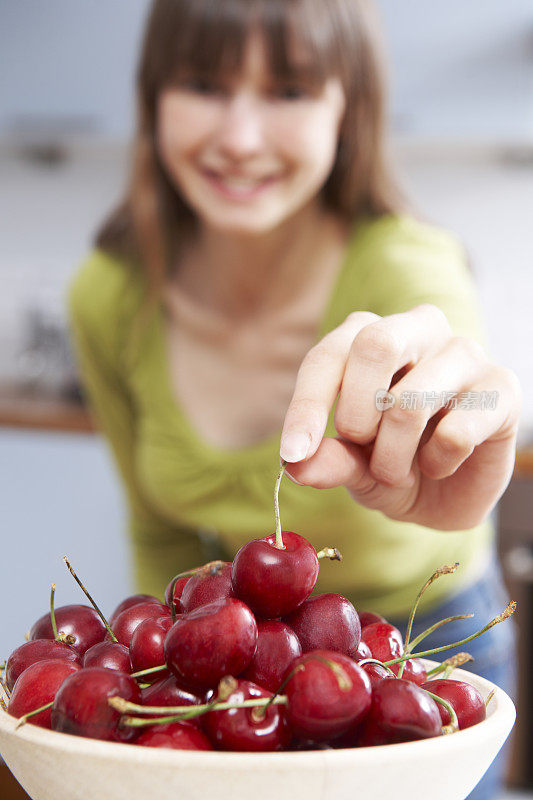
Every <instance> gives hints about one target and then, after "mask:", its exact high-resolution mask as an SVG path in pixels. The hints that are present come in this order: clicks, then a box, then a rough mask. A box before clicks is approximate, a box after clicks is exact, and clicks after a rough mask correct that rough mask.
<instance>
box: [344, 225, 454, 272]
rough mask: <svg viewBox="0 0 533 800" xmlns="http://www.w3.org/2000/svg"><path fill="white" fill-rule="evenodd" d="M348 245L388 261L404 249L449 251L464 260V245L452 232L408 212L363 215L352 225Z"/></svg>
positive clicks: (398, 257) (404, 253)
mask: <svg viewBox="0 0 533 800" xmlns="http://www.w3.org/2000/svg"><path fill="white" fill-rule="evenodd" d="M351 245H352V246H353V249H354V251H355V250H359V252H360V253H362V254H366V255H367V256H373V255H379V256H380V257H381V258H383V257H385V258H387V260H389V261H391V262H392V263H393V262H395V261H397V260H399V259H400V260H401V259H403V258H405V256H406V254H407V253H409V254H412V253H417V252H424V253H425V254H426V255H428V254H431V255H437V256H438V255H439V254H444V255H446V256H448V257H449V256H451V255H453V256H454V257H455V258H459V259H461V260H463V261H464V260H465V249H464V247H463V245H462V243H461V242H460V240H459V238H458V237H457V236H456V235H455V234H453V233H452V232H451V231H449V230H446V229H445V228H443V227H440V226H437V225H433V224H431V223H429V222H426V221H423V220H421V219H417V218H416V217H415V216H412V215H409V214H385V215H383V216H380V217H375V218H365V219H363V220H362V221H361V223H360V224H359V225H355V226H354V232H353V235H352V238H351Z"/></svg>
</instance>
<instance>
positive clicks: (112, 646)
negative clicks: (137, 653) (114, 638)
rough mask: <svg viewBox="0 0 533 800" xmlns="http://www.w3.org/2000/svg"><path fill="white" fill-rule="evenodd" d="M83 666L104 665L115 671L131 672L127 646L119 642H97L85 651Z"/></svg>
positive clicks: (105, 667)
mask: <svg viewBox="0 0 533 800" xmlns="http://www.w3.org/2000/svg"><path fill="white" fill-rule="evenodd" d="M83 667H84V669H85V667H104V669H114V670H117V672H126V673H128V674H129V673H130V672H132V671H133V670H132V668H131V661H130V652H129V650H128V648H127V647H125V646H124V645H123V644H120V643H119V642H109V641H104V642H98V644H93V646H92V647H89V649H88V650H87V651H86V652H85V655H84V656H83Z"/></svg>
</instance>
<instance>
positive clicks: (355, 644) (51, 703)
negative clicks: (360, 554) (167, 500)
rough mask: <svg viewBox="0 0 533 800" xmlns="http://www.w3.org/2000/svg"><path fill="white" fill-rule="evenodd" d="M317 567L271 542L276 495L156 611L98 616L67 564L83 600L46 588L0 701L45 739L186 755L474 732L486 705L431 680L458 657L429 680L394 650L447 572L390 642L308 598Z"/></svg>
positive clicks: (122, 610) (344, 603)
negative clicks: (241, 539) (254, 522)
mask: <svg viewBox="0 0 533 800" xmlns="http://www.w3.org/2000/svg"><path fill="white" fill-rule="evenodd" d="M277 487H278V488H279V479H278V484H277ZM322 557H330V558H332V557H333V558H335V557H338V554H337V553H336V551H333V550H329V549H326V550H325V551H321V552H319V553H318V554H317V552H316V551H315V550H314V548H313V546H312V545H311V544H310V543H309V542H308V541H307V540H306V539H305V538H304V537H302V536H300V535H298V534H296V533H292V532H288V531H284V532H282V531H281V526H280V523H279V512H278V510H277V493H276V533H275V534H272V535H270V536H266V537H264V538H261V539H254V540H252V541H250V542H248V543H247V544H245V545H244V546H243V547H242V548H241V549H240V550H239V552H238V553H237V555H236V556H235V559H234V560H233V562H232V563H231V564H230V563H224V562H211V563H210V564H206V565H204V566H203V567H199V568H197V569H196V570H191V571H190V572H189V573H187V574H183V575H181V576H177V577H176V578H174V579H173V580H172V581H171V582H170V584H169V585H168V586H167V588H166V591H165V603H162V602H160V600H158V599H157V598H156V597H152V596H148V595H141V594H138V595H134V596H132V597H128V598H126V599H125V600H124V601H123V602H122V603H120V605H119V606H118V607H117V608H116V609H115V611H114V612H113V614H112V615H111V617H110V618H109V621H107V620H105V618H104V617H103V615H102V613H101V611H100V610H99V608H98V606H97V605H96V604H95V603H94V601H93V600H92V598H91V597H90V595H89V594H88V592H87V591H86V589H85V588H84V587H83V584H81V582H80V581H79V579H78V578H77V576H76V575H75V573H74V572H73V570H72V568H71V567H70V565H69V564H68V561H67V565H68V566H69V569H70V570H71V572H72V573H73V575H74V577H75V578H76V580H77V581H78V583H79V584H80V586H81V587H82V588H83V590H84V591H85V593H86V594H87V596H88V597H89V600H90V601H91V603H92V605H91V606H89V605H67V606H63V607H59V608H57V609H54V603H53V598H54V587H52V595H51V602H50V613H47V614H45V615H44V616H42V617H41V618H40V619H38V620H37V622H35V624H34V625H33V627H32V628H31V630H30V632H29V639H28V641H27V642H25V643H24V644H22V645H21V646H20V647H18V648H16V650H14V652H13V653H12V654H11V655H10V656H9V659H8V660H7V663H6V664H5V667H4V672H5V674H4V678H3V679H2V685H3V687H4V693H5V694H6V701H7V702H6V703H5V704H4V706H5V707H6V706H7V711H8V712H9V713H10V714H11V715H13V716H15V717H18V718H20V719H21V722H22V721H23V722H26V721H27V722H28V723H33V724H35V725H40V726H42V727H44V728H52V729H53V730H55V731H61V732H65V733H69V734H74V735H77V736H87V737H91V738H96V739H105V740H110V741H118V742H127V743H133V744H135V745H145V746H150V747H172V748H176V749H193V750H212V749H217V750H240V751H242V750H247V751H274V750H299V749H313V748H325V747H357V746H366V745H377V744H386V743H395V742H405V741H411V740H416V739H423V738H427V737H432V736H439V735H441V734H442V733H452V732H454V731H456V730H458V729H461V728H466V727H468V726H471V725H474V724H476V723H478V722H480V721H482V720H483V719H484V718H485V716H486V703H488V701H489V699H488V698H487V699H484V698H483V697H481V695H480V694H479V692H478V691H477V690H476V689H475V688H474V687H473V686H471V685H470V684H468V683H465V682H462V681H457V680H451V679H449V678H447V677H446V676H447V674H449V672H450V671H451V669H452V668H453V667H454V666H457V664H459V663H464V661H465V660H467V659H468V658H469V657H468V656H467V655H464V658H461V657H459V658H457V657H456V658H455V659H448V661H445V662H443V663H442V664H440V665H438V666H437V667H435V668H434V669H433V670H431V671H430V672H429V673H428V672H427V671H426V668H425V666H424V663H423V662H422V661H421V660H420V659H419V658H418V657H416V656H414V655H412V648H413V646H414V645H415V644H418V643H419V641H421V640H422V638H423V636H424V634H421V635H420V636H419V637H418V638H417V639H415V640H414V641H413V642H409V636H410V632H411V626H412V622H413V617H414V612H415V610H416V606H417V604H418V600H419V599H420V597H421V594H422V591H423V590H424V589H425V588H427V587H428V586H429V585H430V584H431V583H432V582H433V580H435V579H436V578H437V577H439V576H440V575H441V574H444V573H446V572H450V571H453V569H454V568H455V567H456V565H453V567H443V568H441V569H440V570H437V571H436V573H435V574H434V575H433V576H431V578H430V579H429V580H428V581H427V583H426V584H425V586H424V587H423V590H421V592H420V593H419V595H418V598H417V601H416V602H415V606H414V608H413V612H412V614H411V618H410V620H409V625H408V630H407V633H406V638H405V642H404V640H403V638H402V635H401V633H400V631H399V630H398V629H397V628H395V627H394V626H393V625H391V624H389V623H388V622H387V621H386V620H385V619H384V618H383V617H381V616H379V615H377V614H374V613H370V612H363V613H360V614H357V612H356V610H355V609H354V607H353V605H352V604H351V603H350V602H349V601H348V600H347V599H346V598H344V597H342V596H341V595H339V594H335V593H328V594H318V595H314V596H311V592H312V590H313V588H314V586H315V583H316V580H317V577H318V572H319V558H322ZM65 560H66V559H65ZM513 610H514V604H510V606H509V607H508V608H507V609H506V610H505V611H504V612H503V613H502V614H501V615H500V616H499V617H498V618H496V619H495V620H491V621H490V622H489V623H488V624H487V625H485V627H484V628H482V629H481V630H480V631H478V632H476V633H475V634H473V635H472V636H471V637H468V639H464V640H462V642H455V643H454V645H447V646H446V647H442V648H439V650H444V649H447V648H448V647H451V646H456V645H458V644H463V643H465V642H467V641H469V640H471V639H473V638H475V636H478V635H480V634H481V633H483V632H484V631H485V630H488V628H489V627H491V626H492V625H494V624H496V623H497V622H500V621H502V619H505V618H506V617H507V616H509V615H510V614H511V613H512V611H513ZM464 616H468V615H464ZM457 618H458V617H455V618H451V619H457ZM459 618H464V617H459ZM449 621H450V620H443V621H442V623H439V625H440V624H444V622H449ZM439 625H436V626H433V627H432V628H431V629H428V631H427V632H426V633H429V632H431V631H433V630H434V629H436V627H439ZM434 652H438V651H435V650H432V651H424V652H422V653H420V652H418V653H417V656H419V655H424V656H425V655H429V654H431V653H434Z"/></svg>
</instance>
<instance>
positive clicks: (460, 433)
mask: <svg viewBox="0 0 533 800" xmlns="http://www.w3.org/2000/svg"><path fill="white" fill-rule="evenodd" d="M383 390H389V391H387V392H385V393H384V391H383ZM337 398H338V399H337ZM336 399H337V405H336V409H335V428H336V430H337V432H338V434H339V436H338V438H335V439H332V438H329V437H325V438H323V437H324V431H325V428H326V424H327V419H328V416H329V412H330V410H331V408H332V407H333V404H334V403H335V400H336ZM520 400H521V393H520V387H519V384H518V380H517V378H516V376H515V375H514V373H513V372H511V371H510V370H508V369H504V368H503V367H500V366H497V365H495V364H492V363H491V362H490V361H489V360H488V358H487V356H486V354H485V352H484V351H483V348H482V347H481V346H480V345H479V344H477V343H476V342H475V341H474V340H472V339H464V338H457V337H454V336H453V335H452V332H451V329H450V326H449V324H448V321H447V320H446V317H445V315H444V314H443V312H442V311H440V309H438V308H437V307H436V306H433V305H421V306H417V307H416V308H413V309H412V310H411V311H408V312H407V313H404V314H393V315H391V316H389V317H378V316H377V315H376V314H371V313H369V312H355V313H353V314H350V315H349V316H348V317H347V318H346V320H345V321H344V322H343V323H342V325H339V327H338V328H335V330H333V331H331V332H330V333H328V334H327V335H326V336H325V337H324V338H323V339H322V340H321V341H320V342H319V343H318V344H317V345H315V346H314V347H313V348H312V349H311V350H310V351H309V352H308V354H307V355H306V357H305V358H304V360H303V362H302V365H301V367H300V369H299V371H298V377H297V381H296V388H295V390H294V395H293V397H292V400H291V403H290V405H289V408H288V411H287V414H286V417H285V423H284V426H283V432H282V436H281V457H282V458H283V459H285V460H286V461H288V462H298V463H289V464H288V466H287V472H288V474H289V477H292V478H293V479H294V480H295V481H296V482H297V483H300V484H304V485H305V486H314V487H316V488H321V489H322V488H331V487H333V486H346V488H347V489H348V490H349V491H350V493H351V495H352V496H353V498H354V499H355V500H356V501H357V502H358V503H361V504H362V505H364V506H367V507H368V508H374V509H378V510H379V511H382V512H383V513H384V514H386V515H387V516H388V517H391V518H392V519H398V520H405V521H410V522H416V523H418V524H420V525H427V526H430V527H433V528H437V529H442V530H445V529H448V530H459V529H461V528H471V527H473V526H474V525H477V524H478V523H480V522H481V521H482V520H483V519H485V517H486V516H487V514H488V513H489V512H490V510H491V509H492V508H493V506H494V505H495V503H496V502H497V500H498V499H499V497H500V496H501V494H502V493H503V491H504V489H505V487H506V485H507V483H508V481H509V479H510V477H511V474H512V469H513V464H514V455H515V445H516V434H517V427H518V418H519V413H520ZM387 401H389V405H388V404H387ZM390 401H393V405H391V404H390ZM383 408H386V410H382V409H383Z"/></svg>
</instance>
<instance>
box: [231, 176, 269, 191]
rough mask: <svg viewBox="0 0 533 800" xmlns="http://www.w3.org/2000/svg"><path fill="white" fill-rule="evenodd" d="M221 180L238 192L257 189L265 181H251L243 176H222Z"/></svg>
mask: <svg viewBox="0 0 533 800" xmlns="http://www.w3.org/2000/svg"><path fill="white" fill-rule="evenodd" d="M220 180H221V181H222V183H224V184H225V185H226V186H227V187H228V189H231V190H233V191H237V192H239V191H240V192H251V191H253V189H256V188H257V187H258V186H260V185H261V184H262V183H264V181H251V180H246V179H243V178H221V179H220Z"/></svg>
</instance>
